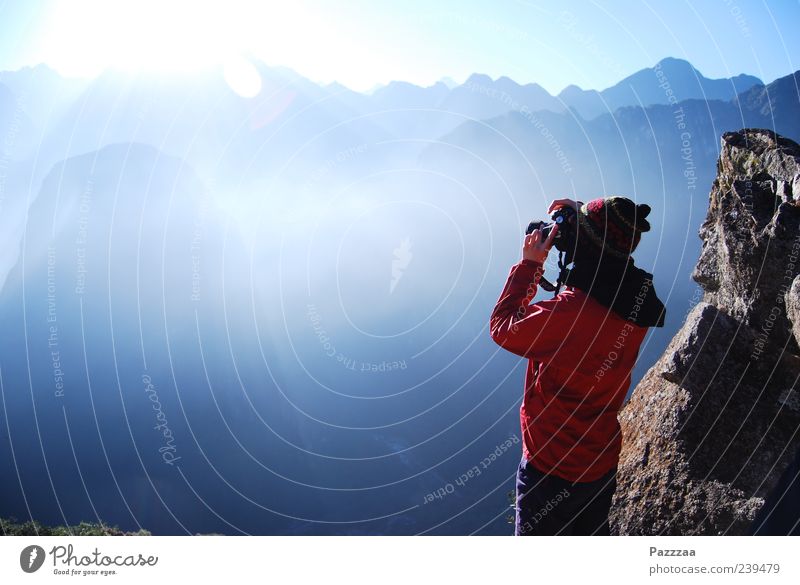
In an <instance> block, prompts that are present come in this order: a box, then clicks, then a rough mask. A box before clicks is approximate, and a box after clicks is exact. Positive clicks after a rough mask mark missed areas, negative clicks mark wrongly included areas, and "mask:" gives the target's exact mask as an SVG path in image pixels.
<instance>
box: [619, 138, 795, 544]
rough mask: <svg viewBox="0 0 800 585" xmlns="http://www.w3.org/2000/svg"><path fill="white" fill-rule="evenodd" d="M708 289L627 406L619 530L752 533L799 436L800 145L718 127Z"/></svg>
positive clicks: (703, 276)
mask: <svg viewBox="0 0 800 585" xmlns="http://www.w3.org/2000/svg"><path fill="white" fill-rule="evenodd" d="M717 171H718V172H717V178H716V179H715V181H714V184H713V186H712V189H711V194H710V201H709V210H708V215H707V217H706V220H705V222H704V223H703V226H702V227H701V229H700V237H701V238H702V240H703V250H702V252H701V255H700V259H699V260H698V263H697V266H696V267H695V270H694V273H693V275H692V277H693V278H694V279H695V280H696V281H697V282H698V283H699V284H700V285H701V286H702V287H703V289H704V291H705V292H704V295H703V299H702V301H701V302H699V303H698V304H697V305H696V306H695V307H694V308H693V309H692V310H691V311H690V312H689V314H688V316H687V318H686V322H685V323H684V325H683V327H682V328H681V330H680V331H679V332H678V333H677V334H676V335H675V337H674V338H673V339H672V341H671V343H670V345H669V347H667V349H666V351H665V352H664V355H663V356H662V357H661V358H660V359H659V361H658V362H657V363H656V364H655V365H654V366H653V367H652V368H651V369H650V370H649V371H648V373H647V374H646V375H645V377H644V378H643V379H642V381H641V382H640V383H639V385H638V386H637V387H636V389H635V390H634V392H633V394H632V396H631V400H630V401H629V402H628V404H626V406H625V407H624V408H623V410H622V412H621V413H620V417H619V418H620V423H621V425H622V432H623V449H622V454H621V457H620V466H619V471H618V474H617V481H618V488H617V493H616V494H615V497H614V503H613V505H612V510H611V524H612V531H613V532H615V533H617V534H743V533H745V532H746V531H747V529H748V527H749V525H750V523H751V522H752V520H753V518H754V516H755V513H756V512H757V511H758V509H759V508H760V507H761V506H762V505H763V504H764V498H765V497H766V495H767V494H768V493H769V492H770V490H771V489H772V488H773V486H774V485H775V483H776V482H777V480H778V478H779V477H780V475H781V473H782V472H783V470H784V469H785V468H786V466H787V465H788V464H789V462H790V461H791V460H792V459H793V457H794V455H795V452H796V451H797V449H798V448H800V383H798V378H799V377H800V356H799V355H798V354H800V350H798V339H800V277H798V274H800V207H798V205H800V201H798V200H800V146H798V145H797V144H796V143H794V142H792V141H790V140H787V139H785V138H783V137H781V136H778V135H776V134H775V133H773V132H770V131H767V130H753V129H745V130H741V131H739V132H729V133H726V134H724V135H723V136H722V151H721V153H720V157H719V162H718V165H717Z"/></svg>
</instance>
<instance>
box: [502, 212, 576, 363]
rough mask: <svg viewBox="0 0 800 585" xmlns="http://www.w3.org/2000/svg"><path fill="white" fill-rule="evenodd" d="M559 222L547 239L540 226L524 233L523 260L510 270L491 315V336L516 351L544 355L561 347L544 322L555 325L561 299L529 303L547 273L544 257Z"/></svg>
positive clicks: (525, 355)
mask: <svg viewBox="0 0 800 585" xmlns="http://www.w3.org/2000/svg"><path fill="white" fill-rule="evenodd" d="M557 229H558V228H557V226H554V227H553V229H552V231H551V232H550V236H549V237H548V238H547V240H546V241H542V240H541V235H542V234H541V230H540V229H538V230H534V232H533V233H532V234H530V235H528V236H526V237H525V242H524V244H523V248H522V260H520V262H519V263H518V264H516V265H514V266H512V268H511V272H510V274H509V275H508V279H507V280H506V285H505V287H503V292H502V293H501V294H500V298H499V299H498V300H497V304H496V305H495V308H494V311H492V316H491V318H490V319H489V330H490V332H491V335H492V339H493V340H494V341H495V343H497V344H498V345H500V347H502V348H504V349H507V350H508V351H510V352H513V353H515V354H517V355H520V356H523V357H527V358H531V359H542V358H544V357H546V356H547V355H549V354H551V353H552V352H553V351H555V349H556V348H557V347H558V342H559V341H560V339H561V337H560V335H559V334H558V332H557V331H556V335H550V334H549V332H548V330H547V328H546V327H545V325H548V326H549V327H550V328H551V330H554V331H555V330H557V329H558V328H557V327H555V328H552V325H553V323H552V322H551V319H552V317H553V316H554V315H555V312H554V309H555V308H556V307H557V305H558V301H541V302H539V303H536V304H534V305H530V302H531V300H532V299H533V297H535V296H536V290H537V288H538V283H539V279H540V278H541V276H542V274H543V273H544V261H545V259H546V258H547V253H548V252H549V251H550V247H551V246H552V244H553V238H554V237H555V234H556V231H557Z"/></svg>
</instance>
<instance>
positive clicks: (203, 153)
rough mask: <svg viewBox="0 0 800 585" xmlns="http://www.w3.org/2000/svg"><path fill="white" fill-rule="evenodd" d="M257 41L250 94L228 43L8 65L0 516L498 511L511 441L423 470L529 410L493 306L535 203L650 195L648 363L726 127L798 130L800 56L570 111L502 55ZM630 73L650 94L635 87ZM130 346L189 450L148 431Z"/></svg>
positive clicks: (2, 109) (147, 410)
mask: <svg viewBox="0 0 800 585" xmlns="http://www.w3.org/2000/svg"><path fill="white" fill-rule="evenodd" d="M663 63H664V62H662V64H663ZM254 65H255V66H256V68H257V70H258V72H259V74H260V76H261V80H262V91H261V93H260V94H259V95H258V96H256V97H254V98H242V97H240V96H239V95H237V94H236V93H235V92H233V91H232V90H231V89H230V88H229V87H228V85H227V84H226V83H225V80H224V76H223V72H222V70H221V69H210V70H207V71H202V72H197V73H193V74H185V75H165V74H142V75H133V74H124V73H122V72H119V71H106V72H105V73H104V74H102V75H101V76H99V77H97V78H96V79H93V80H89V81H85V82H73V81H70V80H66V81H65V80H61V81H59V76H57V75H55V74H54V73H53V72H52V71H50V70H48V69H47V68H42V67H36V68H31V69H30V70H29V71H28V70H25V71H23V72H12V73H5V74H0V80H1V81H0V131H2V132H4V135H5V136H6V137H14V140H15V141H17V142H12V143H11V144H17V145H18V147H16V148H13V149H11V153H10V154H9V155H7V156H6V158H5V159H3V160H4V164H5V169H4V173H3V174H2V179H1V180H2V183H0V184H1V185H2V187H3V191H2V193H3V197H4V198H3V200H2V210H3V213H2V214H0V222H2V223H0V226H2V228H3V229H2V230H0V238H2V242H0V243H2V246H0V249H1V250H2V252H1V253H0V281H2V282H3V286H2V291H0V326H2V327H3V331H4V336H3V338H2V340H0V375H1V376H2V380H0V381H2V388H3V392H4V397H5V405H4V408H5V412H6V414H7V419H8V420H9V421H10V422H9V427H10V429H9V432H8V433H6V432H0V437H4V438H2V439H0V469H2V470H3V471H4V472H5V473H6V475H7V476H8V477H16V471H15V463H14V457H16V461H17V463H18V464H19V465H20V479H19V481H18V482H15V481H9V482H5V483H4V484H3V485H2V487H0V490H2V491H0V502H2V507H0V517H7V516H16V517H17V518H20V519H24V518H26V517H27V510H28V506H29V507H30V511H31V513H32V514H33V515H34V516H35V518H36V519H37V520H40V521H42V522H47V523H53V524H65V523H69V524H76V523H77V522H79V521H80V520H90V519H93V514H94V509H97V512H98V514H99V516H100V517H101V518H102V519H103V520H104V521H108V522H110V523H112V524H117V525H119V526H120V527H122V528H123V529H137V528H138V527H139V525H141V526H144V527H145V528H147V529H150V530H152V531H153V532H154V533H157V534H158V533H182V532H184V531H186V530H188V531H191V532H224V533H239V532H243V531H244V532H260V533H309V534H321V533H414V532H421V531H431V532H435V533H442V534H444V533H465V532H473V531H477V532H483V533H503V532H507V531H508V529H507V525H506V523H505V519H504V515H505V511H506V507H507V502H506V501H505V495H504V494H505V491H506V490H505V489H499V488H498V487H497V486H502V485H503V482H505V481H506V480H507V478H508V477H510V474H511V473H512V472H513V469H514V468H515V467H516V464H517V462H518V459H519V457H518V453H517V451H516V450H514V452H513V453H511V452H510V451H509V452H504V454H503V455H502V457H498V458H497V461H496V463H492V465H491V467H489V468H487V469H485V470H483V471H482V473H481V475H480V476H479V477H477V476H476V477H473V478H471V479H470V480H469V482H467V483H465V484H464V485H463V486H461V487H459V489H457V490H454V491H453V492H452V493H450V494H449V495H448V496H447V497H446V498H440V499H437V500H436V502H435V503H430V502H427V503H426V496H427V495H428V494H430V493H432V492H435V491H436V490H439V489H440V488H442V487H443V486H447V485H448V484H454V482H455V480H456V479H457V478H459V477H460V476H461V475H462V474H464V473H465V471H466V470H469V469H470V468H471V467H472V466H474V465H475V462H476V461H481V460H483V459H484V458H485V457H487V455H488V454H490V453H493V452H495V450H496V449H498V445H501V444H503V443H504V442H505V441H507V440H509V435H510V434H513V433H514V432H516V429H517V425H518V407H519V399H520V392H521V383H522V382H521V377H520V376H521V370H520V369H519V367H520V363H521V362H520V360H519V359H517V358H516V357H515V356H512V355H510V354H506V353H505V352H502V351H499V350H498V348H497V347H496V345H495V344H494V343H493V342H492V341H491V339H490V338H489V336H488V334H487V333H486V326H487V319H488V314H489V312H490V311H491V307H492V306H493V304H494V302H495V300H496V298H497V295H498V294H499V292H500V291H499V288H500V286H501V285H502V283H503V282H504V280H505V277H506V275H507V273H508V269H509V267H510V266H511V265H512V264H513V263H514V262H516V261H517V259H518V257H519V253H520V252H519V247H520V236H521V233H522V230H523V228H524V226H526V225H527V223H528V221H530V219H532V218H534V217H542V216H543V215H544V214H545V211H546V206H547V203H548V202H549V201H550V200H551V199H554V198H556V197H559V196H564V195H567V196H571V197H573V198H577V199H584V200H586V199H589V198H592V197H597V196H601V195H606V194H614V193H617V194H625V195H628V196H631V197H633V198H635V199H638V200H643V201H647V202H648V203H649V204H650V205H651V206H652V208H653V211H652V214H651V219H652V222H651V223H652V224H653V229H652V231H651V232H650V233H649V234H647V236H646V237H645V238H644V239H643V240H642V244H641V246H640V249H639V250H638V251H637V255H636V259H637V263H639V264H640V265H642V266H643V267H644V268H646V269H648V270H652V271H653V272H654V273H655V275H656V286H657V288H658V290H659V291H660V293H661V295H662V298H664V299H665V301H666V302H667V304H668V323H667V327H665V328H664V330H663V331H657V332H655V333H654V334H653V335H652V336H651V337H650V338H649V339H648V340H647V342H646V345H645V346H644V348H643V351H642V355H641V360H640V364H639V366H638V367H637V370H636V371H635V372H634V383H635V381H636V380H637V379H638V377H639V376H640V375H641V373H642V371H643V370H644V369H646V368H647V367H648V366H649V365H651V364H652V361H654V359H655V357H656V356H658V355H660V354H661V352H662V351H663V349H664V347H665V345H666V343H667V341H668V340H669V338H670V337H671V336H672V334H673V333H674V332H675V331H676V330H677V329H678V327H679V326H680V324H681V323H682V322H683V317H684V315H685V313H686V311H688V309H689V308H690V303H691V302H692V299H693V298H694V295H695V292H696V289H695V288H693V287H692V285H691V281H690V280H689V278H688V277H689V273H690V272H691V269H692V267H693V265H694V263H695V261H696V258H697V253H698V251H699V239H698V238H697V236H696V234H697V228H698V227H699V225H700V222H701V221H702V219H703V217H704V216H705V211H706V203H707V195H708V190H709V188H710V185H711V182H712V180H713V177H714V173H715V167H714V164H715V161H716V157H717V155H718V151H719V135H720V134H721V133H722V132H724V131H726V130H731V129H738V128H741V127H743V126H747V125H754V126H760V127H769V128H774V129H776V130H777V131H778V132H780V133H781V134H784V135H786V136H789V137H792V138H795V139H797V138H799V137H798V135H797V134H798V127H797V124H798V116H797V111H798V101H799V100H798V92H797V87H796V80H797V76H796V75H794V76H788V77H786V78H782V79H779V80H776V81H775V82H773V83H771V84H769V85H768V86H766V87H765V86H761V85H754V86H752V87H749V88H746V89H745V91H744V92H743V93H741V94H740V95H738V96H737V97H736V99H732V98H733V94H731V96H730V97H728V98H726V97H725V91H726V90H725V87H724V86H725V83H727V84H729V85H731V84H732V85H734V86H736V87H739V86H740V85H741V84H744V85H746V84H747V83H748V82H749V81H748V79H750V78H742V79H739V78H736V79H737V81H730V80H729V81H726V82H725V83H718V82H719V80H715V81H714V83H712V84H711V85H708V84H706V81H709V82H710V80H705V81H702V83H700V85H699V86H698V87H699V88H700V89H703V88H705V89H707V90H708V91H712V89H713V91H715V92H717V93H716V94H714V95H716V96H717V97H722V98H725V99H712V100H708V101H705V100H703V99H698V98H699V97H701V96H702V93H700V94H698V93H697V91H699V89H698V90H697V91H695V89H696V88H694V87H693V86H692V85H691V83H689V82H687V83H686V84H683V85H681V84H682V83H683V82H681V81H680V79H679V78H680V75H679V74H678V73H677V71H682V72H684V73H685V72H686V68H685V67H683V66H680V67H678V68H677V69H676V70H673V69H672V68H670V67H671V66H670V67H667V64H663V65H662V68H663V70H664V71H665V72H666V73H667V75H668V76H669V81H670V84H671V87H673V89H675V90H676V93H675V95H678V96H679V97H680V98H681V99H682V101H680V102H678V103H677V104H669V103H668V104H663V103H660V102H659V100H662V101H663V94H664V88H663V87H659V84H660V83H661V81H660V80H659V78H658V77H657V75H656V73H655V72H654V71H653V70H652V69H650V70H644V72H639V73H637V74H635V75H634V76H632V77H631V78H628V79H629V80H632V81H630V82H629V83H628V86H627V87H628V89H627V90H625V91H623V90H619V92H617V93H618V96H617V97H614V99H615V100H618V102H619V104H620V106H619V107H617V108H616V109H615V110H614V111H613V112H611V113H602V114H601V115H598V116H596V117H594V118H592V119H590V120H585V119H583V118H582V117H581V116H576V115H575V112H574V111H572V110H568V109H565V107H564V104H563V103H562V102H561V100H559V98H557V97H553V96H549V95H548V94H547V92H545V91H544V90H543V89H542V88H541V87H539V86H538V85H536V84H525V85H522V84H518V83H516V82H514V81H513V80H510V79H508V78H500V79H497V80H492V79H490V78H489V77H487V76H482V75H477V74H476V75H473V76H471V77H470V78H469V79H467V81H466V82H465V83H463V84H461V85H458V86H455V87H452V88H449V87H448V85H447V84H445V83H441V82H440V83H438V84H435V85H433V86H431V87H427V88H422V87H417V86H414V85H412V84H408V83H404V82H394V83H390V84H388V85H386V86H384V87H381V88H378V89H376V90H375V91H374V92H373V93H372V94H364V93H359V92H354V91H351V90H350V89H348V88H346V87H344V86H342V85H340V84H335V83H334V84H329V85H327V86H324V87H323V86H320V85H318V84H315V83H312V82H311V81H309V80H307V79H305V78H303V77H302V76H300V75H298V74H297V73H295V72H293V71H291V70H288V69H285V68H274V67H267V66H265V65H263V64H260V63H254ZM692 71H694V70H693V69H692V70H691V71H690V72H689V74H692ZM692 75H693V74H692ZM634 78H635V79H634ZM756 81H757V80H756ZM695 82H697V80H696V79H695ZM618 85H620V86H623V85H624V84H623V82H621V83H620V84H618ZM707 85H708V87H706V86H707ZM615 87H617V86H615ZM631 87H633V88H635V91H636V95H639V96H640V97H642V99H643V100H644V99H647V100H655V102H654V103H652V104H649V105H647V106H646V107H644V108H642V107H639V106H638V105H634V104H635V103H636V102H634V104H632V103H630V99H629V98H631V96H634V94H633V91H634V90H633V89H630V88H631ZM37 88H38V89H37ZM615 91H616V90H615ZM17 92H22V93H24V92H27V95H28V98H29V100H28V101H27V102H24V100H22V101H21V100H20V95H21V93H17ZM38 92H45V93H47V92H49V93H50V95H49V96H48V97H47V99H45V96H40V95H38ZM571 92H572V93H575V92H574V91H573V90H571ZM682 92H683V93H687V94H689V95H688V97H687V99H683V97H682ZM692 92H694V93H692ZM576 95H577V94H576ZM609 95H610V96H615V95H617V94H615V93H614V92H611V93H610V94H609ZM562 99H563V98H562ZM626 100H627V101H626ZM24 103H28V104H30V105H31V107H30V109H28V108H27V107H26V106H25V105H24ZM566 105H569V106H571V107H575V106H574V103H572V104H566ZM45 112H53V114H52V115H49V116H48V114H47V113H45ZM7 144H8V142H7ZM554 262H555V258H551V260H550V261H549V263H548V266H547V269H548V271H552V270H553V269H554ZM551 275H552V273H551ZM195 292H198V293H199V294H198V295H197V296H194V293H195ZM540 294H541V296H544V294H543V293H540ZM53 296H54V298H53ZM53 310H54V311H55V315H56V322H55V326H56V327H57V331H56V337H57V348H58V352H59V353H58V356H57V359H56V360H54V357H53V354H52V352H53V351H54V348H53V346H51V345H50V342H51V334H52V333H53V332H52V330H51V329H50V327H51V326H53V325H54V323H53V322H51V321H48V317H49V316H50V315H51V311H53ZM55 361H57V362H58V367H56V365H54V362H55ZM145 362H146V363H145ZM56 370H61V371H62V372H63V374H57V373H56ZM145 374H146V375H148V376H149V377H150V380H151V381H152V383H153V385H154V386H155V388H156V392H157V395H158V399H159V404H160V406H161V408H162V411H163V413H164V415H165V416H166V418H167V420H169V423H170V430H171V432H172V433H173V435H174V438H175V444H176V445H177V449H178V451H179V456H180V457H181V459H180V465H179V467H180V471H178V470H177V468H176V467H173V466H170V465H169V464H165V463H164V462H163V461H162V457H161V454H160V453H159V448H161V447H163V446H164V443H163V437H162V436H160V435H159V433H158V432H157V431H156V430H155V429H154V425H155V424H156V422H155V421H154V418H153V417H154V416H155V415H154V410H153V408H154V407H153V402H152V399H151V398H149V396H148V394H147V392H146V390H145V384H144V382H143V375H145ZM59 375H61V376H62V380H61V381H60V383H63V384H64V387H63V389H64V395H63V396H57V395H56V388H55V384H56V383H57V380H56V378H57V377H58V376H59ZM0 420H5V417H0ZM67 424H68V425H69V426H67ZM68 429H69V433H68ZM9 435H10V436H11V437H12V438H13V441H14V442H13V456H12V445H11V443H10V442H9V441H8V440H7V438H8V436H9ZM40 435H41V444H40V438H39V437H40ZM72 446H74V449H75V455H73V453H72ZM48 470H49V472H50V474H51V478H52V481H53V487H54V488H55V490H54V489H53V487H51V486H50V482H49V481H48V480H47V479H44V480H43V478H47V472H48ZM181 473H183V475H182V474H181ZM81 480H83V481H84V482H85V486H86V490H83V489H77V490H76V489H75V486H80V485H81ZM20 482H21V484H22V487H20ZM66 486H69V489H67V487H66ZM22 490H24V495H25V497H23V491H22ZM54 491H55V493H56V494H57V496H58V497H59V501H56V500H55V498H54V496H53V492H54ZM487 494H491V495H490V496H487ZM495 496H496V497H495ZM25 498H27V503H26V500H25ZM93 507H94V508H93ZM465 509H469V513H466V514H461V513H460V512H462V511H464V510H465ZM62 511H63V516H66V517H62ZM315 519H316V520H322V522H314V521H313V520H315Z"/></svg>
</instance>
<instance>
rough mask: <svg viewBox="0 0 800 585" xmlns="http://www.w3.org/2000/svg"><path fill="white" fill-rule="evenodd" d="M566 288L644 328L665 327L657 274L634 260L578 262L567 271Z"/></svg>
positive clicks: (664, 310)
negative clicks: (599, 263) (587, 296)
mask: <svg viewBox="0 0 800 585" xmlns="http://www.w3.org/2000/svg"><path fill="white" fill-rule="evenodd" d="M564 284H565V285H566V286H572V287H575V288H579V289H581V290H582V291H584V292H586V293H587V294H589V295H590V296H591V297H592V298H594V299H595V300H596V301H597V302H599V303H600V304H601V305H603V306H605V307H608V308H610V309H611V310H613V311H614V312H615V313H617V314H618V315H619V316H620V317H622V318H624V319H627V320H628V321H631V322H633V323H636V324H637V325H639V326H641V327H663V326H664V317H665V315H666V309H665V307H664V304H663V303H662V302H661V300H660V299H659V298H658V296H657V295H656V290H655V288H654V286H653V275H652V274H650V273H649V272H646V271H644V270H642V269H641V268H637V267H636V266H635V265H634V263H633V258H628V260H627V262H626V261H624V260H613V261H610V260H608V259H605V258H604V259H603V261H602V265H600V266H599V268H598V265H597V262H588V261H585V262H575V263H574V264H573V266H572V268H571V269H567V271H566V276H565V279H564Z"/></svg>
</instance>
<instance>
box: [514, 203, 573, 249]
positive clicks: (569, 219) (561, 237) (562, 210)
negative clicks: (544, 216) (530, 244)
mask: <svg viewBox="0 0 800 585" xmlns="http://www.w3.org/2000/svg"><path fill="white" fill-rule="evenodd" d="M550 219H551V220H552V221H549V222H546V221H532V222H530V223H529V224H528V229H526V230H525V234H526V235H528V234H531V233H533V230H535V229H538V228H540V227H541V228H542V239H543V240H544V239H547V237H548V236H549V235H550V230H552V229H553V226H554V225H558V232H557V233H556V237H555V238H553V246H555V248H556V249H557V250H561V251H562V252H567V251H568V250H567V247H568V246H569V245H570V243H571V242H573V241H574V239H573V237H572V236H574V234H575V231H576V225H575V224H576V222H577V213H576V211H575V209H574V208H572V207H570V206H569V205H565V206H563V207H559V208H558V209H556V210H555V211H554V212H553V215H551V216H550Z"/></svg>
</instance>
